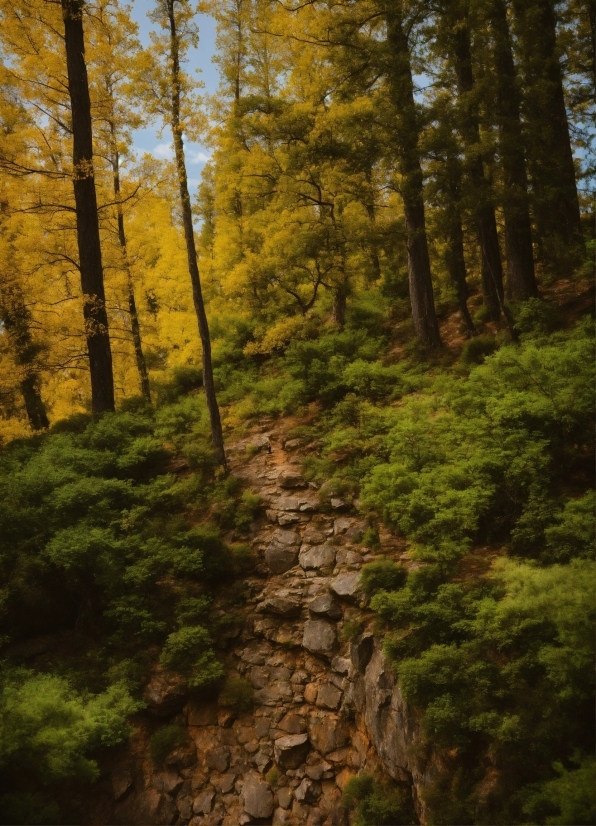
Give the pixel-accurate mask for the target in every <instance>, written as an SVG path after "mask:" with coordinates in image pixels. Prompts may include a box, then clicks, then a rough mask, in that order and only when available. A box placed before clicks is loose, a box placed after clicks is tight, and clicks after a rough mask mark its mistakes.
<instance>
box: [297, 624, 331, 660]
mask: <svg viewBox="0 0 596 826" xmlns="http://www.w3.org/2000/svg"><path fill="white" fill-rule="evenodd" d="M336 641H337V640H336V635H335V628H334V626H333V625H331V624H330V623H328V622H325V621H324V620H307V621H306V622H305V623H304V633H303V637H302V645H303V646H304V648H306V649H307V651H310V652H311V653H312V654H320V655H322V656H324V657H331V655H332V653H333V651H334V649H335V646H336Z"/></svg>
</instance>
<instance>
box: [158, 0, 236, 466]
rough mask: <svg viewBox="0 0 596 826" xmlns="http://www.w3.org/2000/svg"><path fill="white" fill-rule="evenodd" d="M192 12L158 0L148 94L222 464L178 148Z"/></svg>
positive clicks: (182, 4) (178, 0) (171, 0)
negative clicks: (161, 138)
mask: <svg viewBox="0 0 596 826" xmlns="http://www.w3.org/2000/svg"><path fill="white" fill-rule="evenodd" d="M192 15H193V12H192V9H191V7H190V4H189V3H188V2H187V0H159V1H158V3H157V5H156V7H155V10H154V12H153V15H152V19H153V20H154V21H155V22H156V23H158V24H159V26H160V27H161V28H162V29H163V30H164V31H165V33H166V34H165V36H164V35H162V37H161V38H158V37H154V47H153V50H152V52H151V64H152V65H151V68H152V73H153V74H152V78H151V80H154V81H155V83H154V85H153V86H152V87H150V88H151V92H150V95H151V93H153V100H152V104H153V111H154V112H156V113H160V114H161V115H162V117H164V119H166V122H167V123H168V124H169V126H170V129H171V131H172V139H173V142H174V154H175V162H176V171H177V175H178V188H179V193H180V208H181V212H182V225H183V229H184V239H185V243H186V252H187V259H188V272H189V275H190V280H191V284H192V295H193V303H194V308H195V312H196V316H197V322H198V326H199V335H200V337H201V345H202V362H203V386H204V388H205V398H206V400H207V407H208V410H209V419H210V422H211V437H212V440H213V447H214V450H215V454H216V457H217V461H218V463H219V464H220V465H222V466H223V467H225V466H226V455H225V450H224V443H223V433H222V428H221V420H220V415H219V407H218V405H217V398H216V395H215V382H214V379H213V365H212V360H211V339H210V335H209V324H208V322H207V313H206V311H205V303H204V299H203V292H202V289H201V278H200V274H199V264H198V256H197V249H196V244H195V236H194V227H193V217H192V209H191V204H190V194H189V191H188V177H187V173H186V158H185V153H184V138H183V133H184V128H185V116H184V113H183V95H184V91H185V88H186V83H185V78H184V76H183V72H182V68H181V62H182V60H183V59H184V52H185V49H187V48H188V46H189V45H190V44H191V43H193V42H196V40H197V32H196V29H195V27H194V26H193V24H192ZM145 88H147V87H145ZM150 106H151V104H150Z"/></svg>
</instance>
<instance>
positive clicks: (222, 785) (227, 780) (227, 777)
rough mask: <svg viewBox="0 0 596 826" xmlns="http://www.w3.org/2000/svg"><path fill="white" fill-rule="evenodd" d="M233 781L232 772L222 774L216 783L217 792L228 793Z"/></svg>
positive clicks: (232, 786)
mask: <svg viewBox="0 0 596 826" xmlns="http://www.w3.org/2000/svg"><path fill="white" fill-rule="evenodd" d="M235 781H236V775H234V774H232V773H229V774H224V776H223V777H222V778H221V779H220V781H219V783H218V784H217V790H218V792H221V794H228V793H229V792H231V791H232V789H233V788H234V783H235Z"/></svg>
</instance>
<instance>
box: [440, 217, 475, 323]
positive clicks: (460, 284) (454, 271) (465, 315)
mask: <svg viewBox="0 0 596 826" xmlns="http://www.w3.org/2000/svg"><path fill="white" fill-rule="evenodd" d="M448 221H449V231H448V232H449V234H448V238H447V251H446V254H445V263H446V265H447V270H448V272H449V276H450V278H451V282H452V284H453V286H454V287H455V291H456V294H457V306H458V309H459V314H460V316H461V320H462V322H463V324H464V327H465V328H466V334H467V336H468V338H469V337H470V336H475V335H477V332H478V331H477V330H476V327H475V326H474V322H473V321H472V316H471V315H470V311H469V309H468V298H469V291H468V282H467V279H466V259H465V257H464V233H463V229H462V225H461V216H460V214H459V211H455V210H454V211H453V212H452V214H451V215H449V217H448Z"/></svg>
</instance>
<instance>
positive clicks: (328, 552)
mask: <svg viewBox="0 0 596 826" xmlns="http://www.w3.org/2000/svg"><path fill="white" fill-rule="evenodd" d="M298 560H299V562H300V565H301V566H302V567H303V568H304V570H306V571H308V570H315V569H317V568H328V567H331V566H332V565H333V563H334V562H335V548H332V547H331V545H315V547H314V548H310V547H308V546H304V545H303V546H302V549H301V551H300V556H299V557H298Z"/></svg>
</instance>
